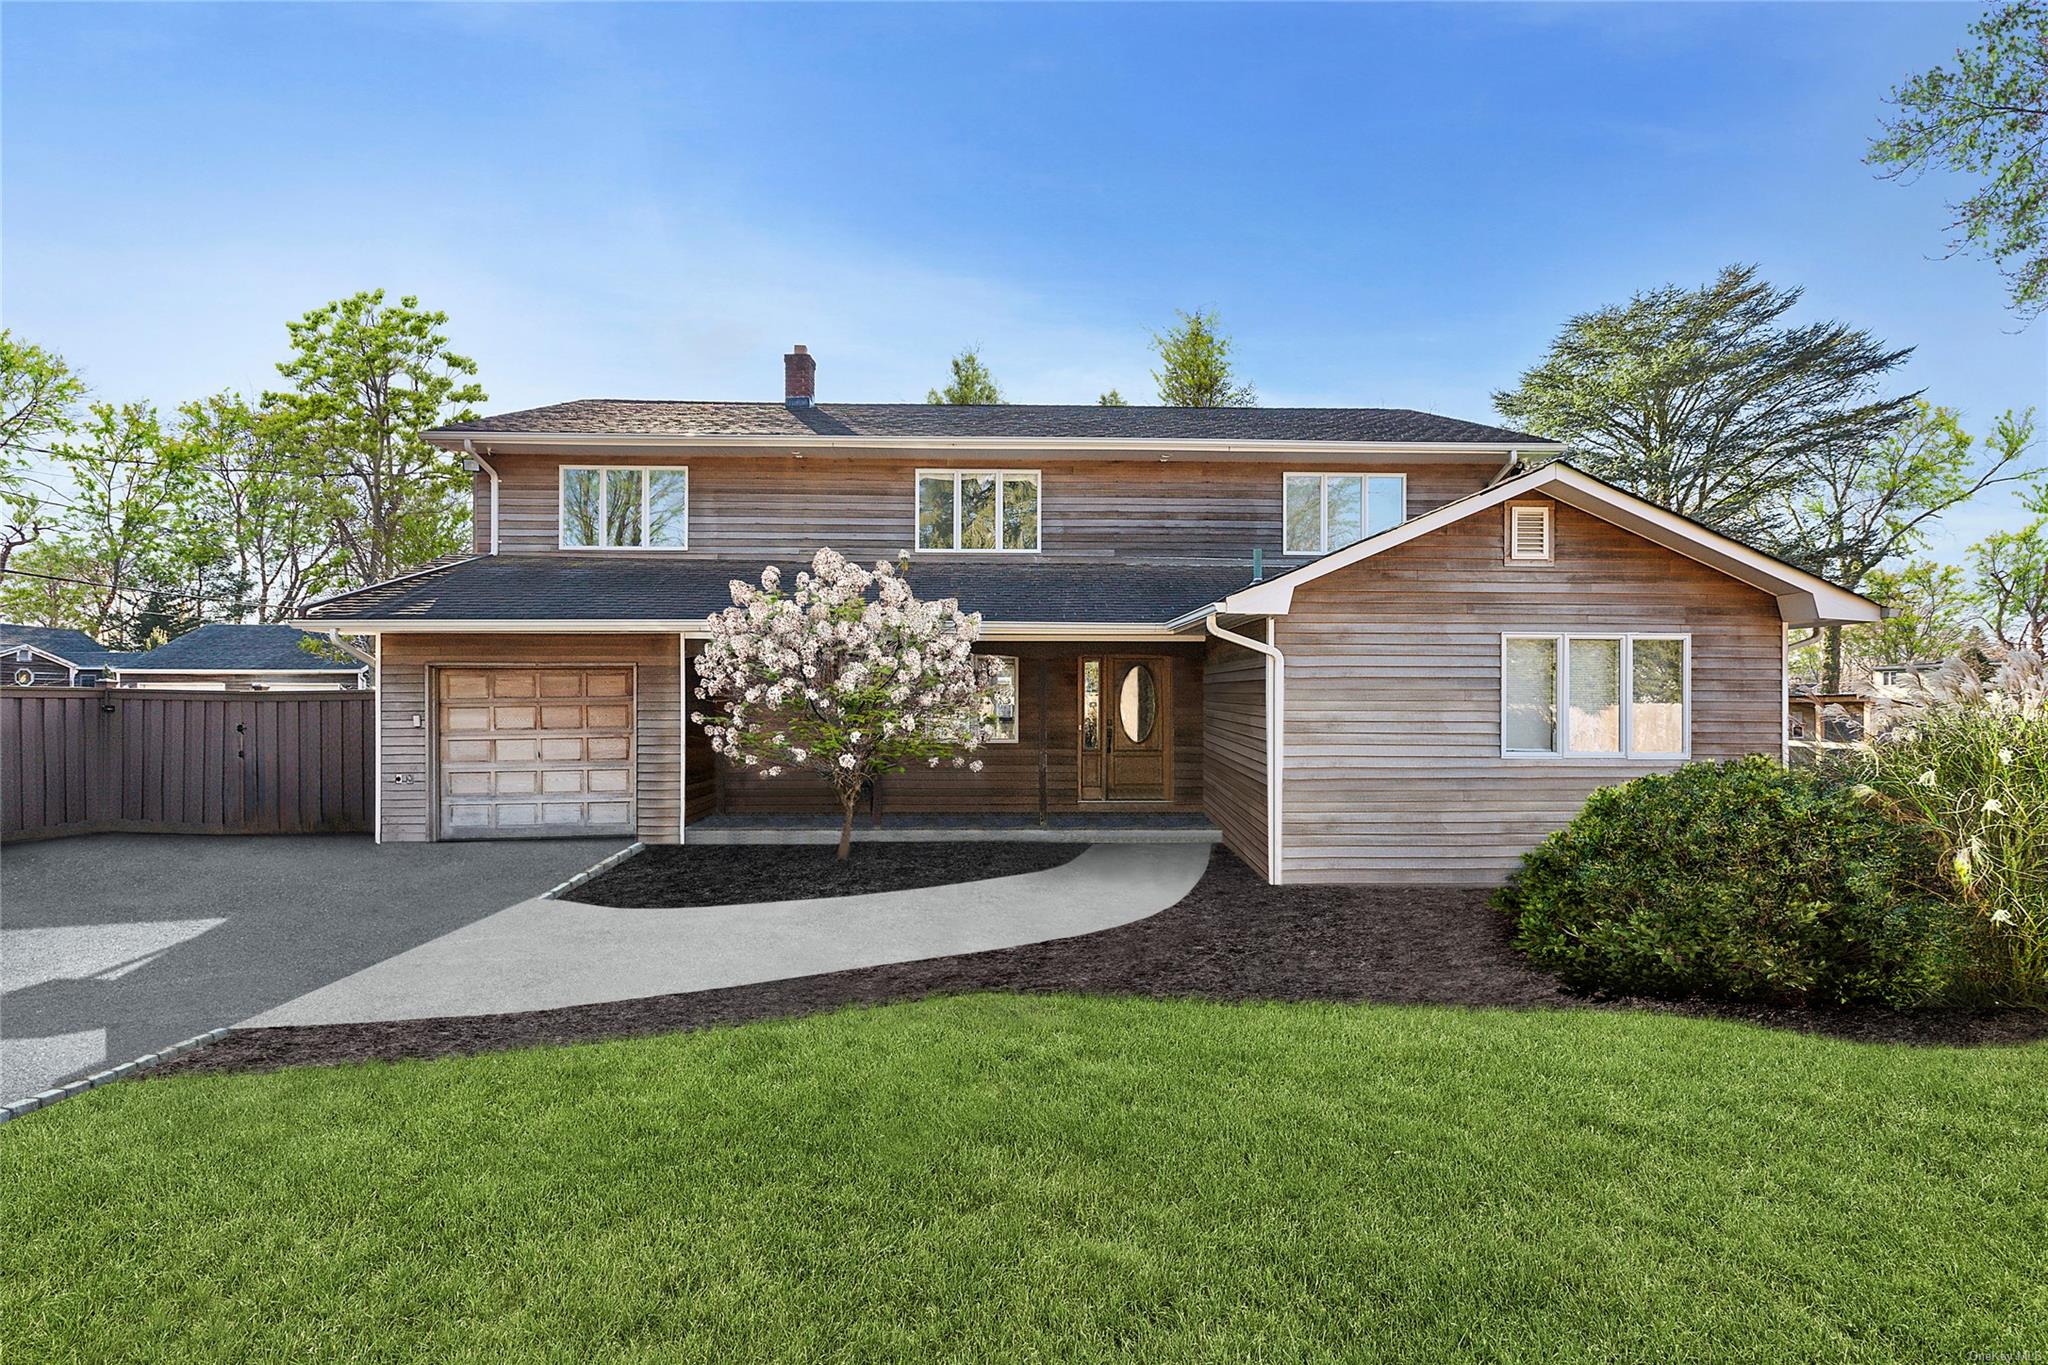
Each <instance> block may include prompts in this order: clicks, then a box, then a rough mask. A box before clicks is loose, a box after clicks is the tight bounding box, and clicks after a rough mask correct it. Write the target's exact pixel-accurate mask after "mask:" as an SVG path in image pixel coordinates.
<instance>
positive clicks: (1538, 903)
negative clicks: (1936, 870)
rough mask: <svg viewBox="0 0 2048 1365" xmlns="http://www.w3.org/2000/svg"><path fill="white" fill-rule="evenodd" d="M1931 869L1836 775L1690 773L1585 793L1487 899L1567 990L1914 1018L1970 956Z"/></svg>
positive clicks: (1915, 843)
mask: <svg viewBox="0 0 2048 1365" xmlns="http://www.w3.org/2000/svg"><path fill="white" fill-rule="evenodd" d="M1933 861H1934V854H1933V852H1932V851H1931V849H1930V847H1929V845H1928V844H1927V842H1926V841H1925V840H1924V839H1923V838H1922V837H1921V836H1920V835H1918V834H1916V833H1914V832H1913V831H1911V830H1909V829H1907V828H1906V827H1904V826H1902V825H1900V824H1899V823H1898V822H1897V821H1895V820H1894V819H1892V818H1891V817H1889V816H1888V815H1887V814H1885V813H1884V812H1883V811H1881V810H1879V809H1877V808H1875V807H1873V806H1872V805H1870V804H1869V803H1867V802H1865V801H1863V800H1860V799H1859V798H1858V797H1857V796H1856V795H1855V793H1854V792H1853V791H1852V790H1851V789H1850V787H1849V786H1848V784H1846V783H1845V782H1843V781H1841V780H1840V779H1838V778H1836V777H1834V776H1832V775H1830V774H1827V773H1820V772H1814V771H1812V770H1806V769H1787V768H1784V767H1781V766H1779V765H1778V764H1777V763H1776V762H1773V761H1772V760H1770V759H1766V758H1745V759H1740V760H1737V761H1735V762H1729V763H1693V764H1688V765H1686V766H1685V767H1683V768H1679V769H1678V770H1676V771H1674V772H1671V773H1668V774H1659V775H1656V776H1652V777H1642V778H1637V779H1636V780H1635V781H1632V782H1628V783H1624V784H1622V785H1621V786H1617V787H1608V788H1605V789H1603V790H1601V791H1598V792H1595V793H1594V794H1593V797H1592V799H1591V800H1589V801H1588V802H1587V803H1586V806H1585V809H1584V810H1582V811H1580V812H1579V814H1578V816H1577V818H1575V819H1574V820H1573V821H1572V822H1571V824H1570V825H1568V826H1566V827H1565V828H1564V829H1562V830H1559V831H1558V832H1557V833H1556V834H1553V835H1551V836H1550V838H1548V839H1546V840H1545V841H1544V842H1543V843H1542V845H1541V846H1539V847H1538V848H1536V849H1535V850H1534V851H1532V852H1530V853H1529V854H1528V855H1527V856H1526V857H1524V858H1523V860H1522V868H1521V871H1520V872H1519V873H1518V874H1517V875H1516V876H1515V878H1514V880H1513V881H1512V882H1511V883H1510V884H1509V885H1508V886H1507V887H1506V888H1504V889H1503V890H1502V892H1501V893H1500V896H1499V900H1498V903H1499V905H1500V907H1501V908H1502V909H1503V910H1505V911H1506V912H1507V913H1508V914H1510V915H1512V916H1513V917H1514V919H1515V923H1516V934H1515V946H1516V947H1517V948H1519V949H1521V950H1522V951H1523V952H1525V953H1527V954H1528V955H1529V957H1530V959H1531V960H1532V961H1534V962H1535V963H1536V964H1537V965H1538V966H1540V967H1543V968H1545V969H1547V970H1549V971H1553V972H1555V973H1557V974H1558V975H1559V976H1560V977H1562V978H1563V979H1564V981H1565V983H1566V984H1567V985H1569V986H1571V987H1572V988H1574V989H1577V990H1583V991H1591V992H1599V993H1605V994H1619V995H1652V996H1664V997H1669V998H1683V997H1687V996H1701V997H1707V998H1711V999H1721V1000H1737V1001H1751V1002H1759V1003H1769V1004H1783V1005H1803V1004H1850V1003H1856V1002H1882V1003H1884V1004H1889V1005H1895V1006H1907V1005H1917V1004H1925V1003H1930V1002H1937V1001H1944V1000H1946V999H1948V998H1949V997H1950V995H1951V992H1952V990H1953V988H1954V985H1955V982H1956V979H1957V975H1958V970H1959V962H1958V959H1959V957H1960V956H1961V955H1962V954H1963V953H1964V952H1965V949H1964V948H1963V946H1962V943H1961V936H1960V934H1959V932H1958V923H1959V918H1960V917H1959V916H1957V915H1956V914H1955V913H1954V911H1953V910H1952V909H1950V907H1948V906H1947V905H1946V904H1945V903H1943V902H1942V901H1941V900H1940V899H1939V898H1938V897H1936V896H1933V895H1931V894H1929V893H1928V891H1927V889H1926V888H1925V887H1924V886H1923V885H1921V883H1922V882H1924V880H1925V879H1926V874H1927V872H1928V871H1929V870H1930V869H1931V868H1932V866H1933Z"/></svg>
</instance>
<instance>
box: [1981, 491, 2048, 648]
mask: <svg viewBox="0 0 2048 1365" xmlns="http://www.w3.org/2000/svg"><path fill="white" fill-rule="evenodd" d="M2025 506H2026V509H2027V511H2028V512H2029V513H2030V514H2031V515H2032V520H2030V521H2029V522H2028V523H2027V524H2026V525H2024V526H2022V527H2020V529H2019V530H2017V531H1999V532H1996V533H1994V534H1992V535H1989V536H1986V537H1985V538H1984V539H1983V540H1981V541H1979V542H1978V543H1977V544H1975V545H1973V546H1971V547H1970V570H1971V576H1972V578H1973V579H1974V580H1975V583H1976V588H1977V595H1978V596H1979V598H1981V599H1982V610H1983V614H1984V624H1985V627H1986V628H1987V629H1988V630H1990V632H1991V634H1992V636H1993V637H1994V638H1995V639H1997V641H1998V642H1999V643H2000V644H2002V645H2005V646H2007V647H2008V648H2012V649H2030V650H2032V651H2033V652H2034V653H2036V654H2041V653H2048V485H2037V486H2036V488H2035V489H2034V491H2033V493H2032V494H2031V496H2029V497H2028V498H2027V499H2026V501H2025Z"/></svg>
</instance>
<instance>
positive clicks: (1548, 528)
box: [1504, 501, 1557, 564]
mask: <svg viewBox="0 0 2048 1365" xmlns="http://www.w3.org/2000/svg"><path fill="white" fill-rule="evenodd" d="M1527 507H1533V508H1535V509H1537V510H1538V511H1540V512H1542V513H1543V553H1542V554H1540V555H1518V554H1516V553H1515V513H1516V512H1517V511H1519V510H1521V509H1523V508H1527ZM1504 533H1505V535H1506V536H1507V547H1506V548H1507V559H1508V563H1510V564H1555V563H1556V562H1557V509H1556V508H1555V507H1554V506H1553V505H1552V504H1550V503H1547V502H1530V501H1522V502H1510V503H1508V504H1507V521H1506V523H1505V532H1504Z"/></svg>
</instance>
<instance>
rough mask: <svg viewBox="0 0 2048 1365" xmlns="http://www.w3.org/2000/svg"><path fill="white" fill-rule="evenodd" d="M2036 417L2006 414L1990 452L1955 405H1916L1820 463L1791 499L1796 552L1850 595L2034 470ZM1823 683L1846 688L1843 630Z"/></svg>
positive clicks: (1830, 649)
mask: <svg viewBox="0 0 2048 1365" xmlns="http://www.w3.org/2000/svg"><path fill="white" fill-rule="evenodd" d="M2033 436H2034V416H2033V412H2032V411H2031V410H2029V411H2028V412H2027V413H2026V414H2024V415H2021V416H2015V415H2014V414H2013V413H2010V412H2008V413H2005V414H2004V415H2003V416H2001V417H2000V418H1999V419H1998V422H1997V425H1996V427H1995V429H1994V430H1993V432H1992V434H1991V435H1990V436H1989V437H1988V438H1987V439H1986V440H1985V442H1984V449H1983V452H1982V454H1981V455H1980V454H1976V453H1973V451H1972V446H1973V445H1974V444H1975V442H1974V441H1973V440H1972V438H1971V436H1970V434H1969V433H1968V432H1966V431H1964V430H1963V426H1962V421H1961V419H1960V418H1959V417H1958V416H1957V414H1956V412H1955V410H1954V409H1953V408H1943V407H1935V406H1933V405H1932V404H1929V403H1926V402H1924V401H1916V402H1915V403H1914V405H1913V411H1912V415H1911V416H1910V417H1909V418H1908V419H1907V420H1906V421H1904V422H1902V423H1900V424H1899V425H1898V426H1896V427H1894V428H1893V429H1892V430H1891V431H1890V432H1889V433H1887V434H1886V435H1885V436H1884V438H1883V439H1881V440H1879V441H1877V442H1875V443H1873V444H1871V445H1868V446H1865V447H1862V448H1860V449H1857V450H1853V451H1846V452H1842V451H1835V452H1828V458H1826V459H1812V460H1810V462H1809V463H1808V465H1807V467H1806V469H1805V470H1804V476H1803V477H1802V478H1801V480H1800V482H1799V484H1798V485H1797V486H1796V487H1795V488H1794V489H1792V490H1791V491H1790V492H1789V493H1788V495H1787V496H1786V499H1785V516H1786V520H1787V522H1788V524H1789V531H1790V546H1789V547H1788V548H1789V550H1790V552H1791V556H1792V557H1793V558H1794V559H1796V560H1797V561H1798V562H1800V563H1802V564H1804V565H1805V566H1806V567H1807V568H1809V569H1812V570H1813V571H1814V572H1816V573H1818V574H1820V575H1822V576H1823V577H1825V578H1827V579H1828V580H1830V581H1831V582H1834V583H1838V584H1840V585H1841V586H1842V587H1845V588H1848V589H1850V590H1851V591H1862V590H1863V589H1864V588H1865V587H1866V586H1867V585H1868V580H1869V578H1870V576H1871V574H1872V573H1873V572H1875V571H1876V570H1877V569H1878V568H1879V566H1881V565H1883V564H1886V563H1888V562H1890V561H1892V560H1894V559H1897V558H1899V557H1901V556H1904V555H1908V554H1911V553H1913V552H1914V551H1916V550H1918V549H1920V548H1921V547H1922V546H1924V545H1925V544H1926V542H1927V531H1928V528H1929V527H1930V526H1932V525H1933V523H1934V521H1935V520H1936V518H1938V517H1940V515H1941V514H1942V513H1943V512H1945V511H1947V510H1948V509H1949V508H1951V507H1954V506H1956V505H1957V504H1958V503H1962V502H1965V501H1967V500H1968V499H1969V498H1971V497H1973V496H1975V495H1976V494H1977V493H1979V492H1981V491H1982V490H1983V489H1985V488H1988V487H1990V486H1992V485H1994V484H1999V483H2007V482H2010V481H2012V480H2014V479H2019V478H2023V477H2025V476H2027V475H2028V474H2029V473H2031V472H2032V471H2031V470H2029V469H2027V468H2026V466H2025V459H2026V455H2027V452H2028V450H2029V448H2030V447H2031V445H2032V443H2033ZM1826 640H1827V654H1826V665H1825V667H1824V669H1823V672H1822V683H1823V685H1824V686H1825V687H1826V688H1827V690H1828V691H1830V692H1834V691H1839V690H1840V688H1841V684H1842V627H1840V626H1829V627H1828V628H1827V631H1826Z"/></svg>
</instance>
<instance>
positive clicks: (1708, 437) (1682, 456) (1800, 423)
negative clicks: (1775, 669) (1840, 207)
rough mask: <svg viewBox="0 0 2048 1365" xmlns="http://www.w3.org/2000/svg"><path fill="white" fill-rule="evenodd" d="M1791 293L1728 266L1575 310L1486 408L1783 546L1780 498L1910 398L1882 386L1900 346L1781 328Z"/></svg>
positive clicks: (1608, 470) (1750, 269) (1743, 535)
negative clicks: (1706, 279)
mask: <svg viewBox="0 0 2048 1365" xmlns="http://www.w3.org/2000/svg"><path fill="white" fill-rule="evenodd" d="M1799 298H1800V291H1799V290H1798V289H1776V288H1773V287H1772V286H1771V285H1770V284H1768V283H1766V282H1765V281H1763V280H1761V279H1759V278H1757V271H1756V268H1755V267H1754V266H1744V265H1736V266H1729V267H1728V268H1727V269H1725V270H1723V271H1722V272H1721V273H1720V275H1719V277H1718V278H1716V279H1715V280H1714V282H1713V283H1711V284H1708V285H1704V286H1701V287H1699V288H1696V289H1686V288H1682V287H1680V286H1678V285H1665V286H1663V287H1661V288H1658V289H1652V290H1649V291H1647V292H1645V293H1641V294H1637V295H1635V296H1634V297H1633V298H1631V299H1630V300H1629V301H1628V302H1627V303H1626V304H1620V305H1614V306H1609V307H1606V308H1600V309H1596V310H1594V311H1592V312H1590V313H1582V314H1580V315H1578V316H1577V317H1574V318H1572V319H1571V320H1570V321H1568V322H1567V323H1566V324H1565V326H1564V330H1563V331H1562V332H1560V333H1559V334H1558V336H1557V338H1556V340H1554V341H1553V342H1552V343H1551V346H1550V353H1549V354H1548V355H1547V356H1546V357H1545V358H1544V359H1543V361H1542V363H1541V364H1539V365H1537V366H1536V367H1534V368H1533V369H1530V370H1528V371H1527V372H1525V373H1524V374H1523V375H1522V378H1521V382H1520V384H1519V385H1517V386H1516V387H1515V388H1514V389H1511V390H1503V391H1501V392H1498V393H1495V394H1494V396H1493V401H1494V406H1495V407H1496V408H1498V409H1499V410H1500V412H1501V414H1502V415H1503V416H1504V417H1506V418H1508V419H1509V420H1510V421H1513V422H1516V423H1518V424H1520V425H1521V426H1524V427H1526V428H1528V429H1529V430H1530V431H1532V432H1535V433H1537V434H1538V435H1541V436H1546V437H1549V438H1550V439H1552V440H1556V441H1560V442H1563V443H1565V444H1567V445H1569V446H1570V447H1571V450H1572V454H1571V458H1572V459H1573V461H1574V462H1575V463H1578V464H1580V465H1581V466H1583V467H1584V468H1585V469H1586V470H1587V471H1588V472H1589V473H1592V474H1595V475H1598V476H1599V477H1601V478H1603V479H1607V480H1609V481H1610V482H1613V483H1617V484H1620V485H1621V486H1622V487H1624V488H1627V489H1629V490H1631V491H1632V492H1635V493H1638V494H1640V495H1642V496H1643V497H1646V498H1648V499H1650V500H1651V501H1652V502H1657V503H1661V504H1663V505H1664V506H1666V507H1669V508H1671V509H1672V510H1673V511H1675V512H1679V513H1681V514H1683V515H1685V516H1688V517H1692V518H1693V519H1695V520H1697V521H1701V522H1705V523H1706V524H1707V525H1709V526H1712V527H1714V528H1715V529H1717V530H1720V531H1723V532H1726V533H1727V534H1729V535H1732V536H1735V537H1737V538H1739V539H1742V540H1746V541H1750V542H1752V543H1755V544H1759V545H1761V546H1762V547H1764V548H1766V549H1774V550H1783V549H1786V548H1788V547H1787V545H1786V539H1787V537H1786V535H1785V531H1786V526H1785V509H1786V506H1787V504H1788V502H1789V501H1790V499H1792V498H1793V497H1795V496H1797V495H1798V494H1799V492H1800V490H1801V488H1802V487H1803V486H1804V484H1805V483H1806V482H1807V480H1808V479H1809V478H1810V477H1811V476H1812V471H1813V470H1815V469H1817V468H1824V467H1828V466H1830V465H1832V464H1833V463H1834V462H1837V461H1842V460H1853V459H1854V458H1855V457H1856V455H1857V453H1858V452H1860V451H1865V450H1869V449H1871V448H1873V447H1876V446H1877V445H1879V444H1880V443H1881V442H1883V441H1884V440H1885V439H1886V438H1887V437H1889V436H1890V435H1891V433H1892V431H1893V430H1894V429H1895V428H1896V427H1898V426H1899V425H1900V424H1901V423H1903V422H1905V421H1907V420H1908V419H1909V418H1910V417H1911V416H1912V412H1913V402H1914V400H1915V399H1916V398H1918V397H1919V395H1918V394H1900V395H1897V396H1894V397H1881V396H1878V395H1877V392H1876V390H1877V388H1878V386H1879V385H1880V383H1881V382H1882V381H1883V380H1884V379H1885V378H1886V377H1887V376H1888V375H1889V374H1890V373H1891V371H1892V370H1893V369H1895V368H1896V367H1897V366H1898V365H1899V364H1900V363H1901V362H1903V361H1904V360H1905V359H1906V357H1907V356H1908V355H1910V354H1912V352H1911V350H1910V348H1909V349H1902V350H1894V349H1890V348H1888V347H1886V346H1885V345H1883V344H1882V343H1881V342H1879V341H1877V340H1876V339H1875V338H1874V337H1872V336H1871V335H1870V334H1869V333H1868V332H1864V331H1860V330H1857V329H1855V328H1852V327H1848V326H1846V325H1844V324H1842V323H1839V322H1815V323H1807V324H1800V325H1794V324H1789V323H1787V322H1785V317H1786V314H1788V313H1790V312H1791V311H1792V309H1793V307H1794V306H1795V305H1797V304H1798V302H1799Z"/></svg>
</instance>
